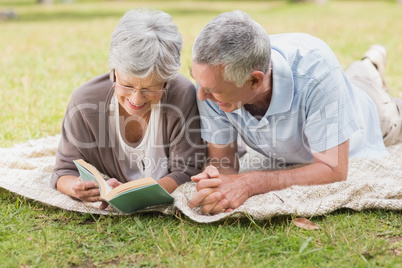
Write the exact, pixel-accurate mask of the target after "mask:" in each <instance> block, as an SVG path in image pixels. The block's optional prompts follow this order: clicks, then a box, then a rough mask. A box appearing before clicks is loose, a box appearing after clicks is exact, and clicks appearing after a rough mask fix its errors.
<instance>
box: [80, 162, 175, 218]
mask: <svg viewBox="0 0 402 268" xmlns="http://www.w3.org/2000/svg"><path fill="white" fill-rule="evenodd" d="M74 164H75V165H76V166H77V169H78V172H79V173H80V176H81V179H82V180H83V181H89V180H93V181H96V182H97V183H98V186H99V192H100V196H101V198H102V199H103V200H105V201H106V202H107V203H109V204H110V205H111V206H113V207H114V208H115V209H116V210H118V211H120V212H123V213H132V212H135V211H137V210H141V209H144V208H147V207H151V206H155V205H161V204H169V203H173V200H174V199H173V197H172V196H171V195H170V194H169V193H168V192H166V190H165V189H163V187H162V186H160V185H159V184H158V183H157V182H156V181H155V180H154V179H153V178H151V177H147V178H142V179H139V180H134V181H130V182H127V183H123V184H121V185H119V186H117V187H115V188H113V189H112V188H111V187H110V186H109V185H108V184H107V182H106V181H105V180H104V179H103V178H102V176H101V174H100V173H99V172H98V171H97V170H96V168H94V167H93V166H91V165H89V164H88V163H87V162H85V161H84V160H82V159H78V160H75V161H74Z"/></svg>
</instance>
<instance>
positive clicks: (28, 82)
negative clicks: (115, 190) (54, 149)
mask: <svg viewBox="0 0 402 268" xmlns="http://www.w3.org/2000/svg"><path fill="white" fill-rule="evenodd" d="M70 2H71V3H69V4H66V3H62V1H57V0H55V4H54V5H51V6H40V5H37V4H36V1H35V0H0V12H1V11H2V10H14V11H15V13H16V14H17V15H18V18H17V19H11V20H0V55H1V61H0V90H1V94H0V111H1V114H0V146H1V147H10V146H12V145H13V144H16V143H21V142H25V141H27V140H29V139H37V138H41V137H46V136H49V135H56V134H58V133H59V131H60V126H61V119H62V117H63V114H64V110H65V108H66V105H67V102H68V100H69V96H70V94H71V92H72V91H73V90H74V89H75V88H77V87H78V86H79V85H80V84H82V83H84V82H85V81H87V80H89V79H90V78H92V77H94V76H96V75H98V74H101V73H104V72H107V70H108V46H109V41H110V34H111V32H112V31H113V28H114V27H115V25H116V24H117V21H118V20H119V18H120V17H121V16H122V15H123V14H124V12H125V11H127V10H129V9H132V8H136V7H143V6H146V7H150V8H155V9H160V10H163V11H166V12H168V13H170V14H171V15H172V17H173V19H174V21H175V22H176V23H177V24H178V26H179V29H180V31H181V33H182V34H183V39H184V48H183V52H182V68H181V70H180V71H181V73H183V74H184V75H186V76H187V77H189V78H190V76H189V72H188V68H189V66H190V65H191V45H192V42H193V40H194V39H195V37H196V35H197V33H198V32H199V31H200V30H201V29H202V28H203V27H204V26H205V24H206V23H207V22H208V21H209V20H210V19H212V18H213V17H214V16H216V15H218V14H219V13H221V12H224V11H230V10H233V9H242V10H244V11H246V12H248V13H249V14H250V15H251V17H253V18H254V19H255V20H256V21H258V22H259V23H260V24H261V25H263V27H264V28H265V29H266V30H267V32H268V33H269V34H276V33H283V32H306V33H309V34H312V35H315V36H317V37H319V38H321V39H323V40H324V41H326V42H327V43H328V44H329V45H330V46H331V47H332V48H333V50H334V52H335V54H336V55H337V56H338V59H339V61H340V62H341V64H342V66H343V67H345V68H347V66H348V65H349V64H350V63H352V62H353V61H354V60H357V59H359V57H360V56H361V55H362V54H363V53H364V51H365V50H366V49H367V48H368V47H369V46H370V45H371V44H374V43H381V44H383V45H384V46H385V47H386V48H387V49H388V59H389V62H388V66H387V73H386V77H387V82H388V85H389V86H390V88H391V92H392V94H393V95H394V96H401V92H402V80H400V79H399V78H400V76H401V74H402V72H401V68H400V67H398V66H402V46H401V45H400V41H401V27H400V25H402V16H401V14H402V5H397V4H396V3H395V1H362V2H347V1H332V0H330V2H329V4H327V5H314V4H291V3H290V2H289V1H285V0H284V1H144V2H140V1H128V0H126V1H118V0H108V1H90V0H81V1H79V0H74V1H70ZM293 218H294V217H292V216H286V217H277V218H273V219H271V220H269V221H258V222H255V221H253V220H252V219H249V218H243V219H229V220H227V221H224V222H219V223H215V224H208V225H207V224H198V223H194V222H192V221H190V220H189V219H188V218H186V217H185V216H184V215H182V214H180V213H177V214H176V215H174V216H162V215H160V214H154V213H150V214H135V215H131V216H124V217H123V216H122V217H107V216H98V215H88V214H86V215H83V214H80V213H74V212H66V211H62V210H60V209H57V208H52V207H47V206H44V205H42V204H40V203H37V202H34V201H30V200H26V199H25V198H23V197H20V196H16V195H14V194H12V193H10V192H8V191H6V190H3V189H0V265H1V266H2V267H95V266H96V267H97V266H100V267H104V266H107V267H109V266H130V267H131V266H135V267H137V266H138V267H139V266H142V267H143V266H145V267H149V266H150V267H252V266H255V267H267V266H274V267H307V266H312V267H321V266H325V267H372V266H374V267H376V266H379V267H402V212H401V211H383V210H369V211H364V212H355V211H351V210H339V211H336V212H334V213H331V214H329V215H326V216H321V217H313V218H311V219H310V220H312V221H313V222H315V223H316V224H318V225H320V226H321V229H319V230H314V231H310V230H304V229H300V228H297V227H296V226H294V225H293V223H292V220H293Z"/></svg>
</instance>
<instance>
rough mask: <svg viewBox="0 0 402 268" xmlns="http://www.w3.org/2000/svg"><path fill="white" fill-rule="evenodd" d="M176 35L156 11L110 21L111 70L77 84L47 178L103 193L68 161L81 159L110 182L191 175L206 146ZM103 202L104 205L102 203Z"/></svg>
mask: <svg viewBox="0 0 402 268" xmlns="http://www.w3.org/2000/svg"><path fill="white" fill-rule="evenodd" d="M181 47H182V39H181V35H180V33H179V32H178V28H177V26H176V25H175V24H174V23H173V21H172V18H171V17H170V16H169V15H168V14H166V13H164V12H161V11H148V10H143V9H140V10H132V11H129V12H127V13H126V14H125V15H124V16H123V18H122V19H121V20H120V22H119V24H118V25H117V27H116V28H115V30H114V32H113V34H112V38H111V43H110V55H109V68H110V73H108V74H103V75H100V76H98V77H95V78H94V79H92V80H90V81H89V82H87V83H85V84H84V85H82V86H81V87H79V88H78V89H77V90H76V91H75V92H74V93H73V94H72V97H71V100H70V103H69V105H68V107H67V111H66V114H65V116H64V119H63V126H62V136H61V141H60V145H59V149H58V152H57V156H56V165H55V169H54V172H53V175H52V179H51V183H52V185H53V186H54V187H56V188H57V189H58V190H59V191H60V192H62V193H64V194H67V195H69V196H71V197H73V198H77V199H80V200H82V201H88V202H96V201H100V197H99V190H98V186H97V185H96V183H94V182H92V181H81V178H80V177H79V173H78V171H77V169H76V167H75V165H74V163H73V160H75V159H80V158H82V159H84V160H85V161H87V162H88V163H90V164H92V165H93V166H95V167H96V168H97V169H98V170H99V171H100V172H102V173H104V174H106V175H108V176H109V177H111V178H115V179H114V180H113V179H112V180H109V184H110V185H111V186H112V187H115V186H117V185H119V184H120V183H124V182H127V181H131V180H136V179H139V178H142V177H148V176H150V177H153V178H154V179H155V180H157V181H158V183H159V184H160V185H161V186H162V187H163V188H164V189H165V190H166V191H168V192H173V191H174V190H175V189H176V188H177V186H178V185H180V184H182V183H184V182H187V181H190V177H191V176H192V175H194V174H197V173H198V172H199V171H200V168H201V166H202V162H203V161H202V159H203V156H204V149H203V146H202V141H201V137H200V133H199V131H197V130H199V128H200V123H199V115H198V110H197V104H196V95H195V88H194V85H193V84H192V83H191V82H190V81H189V80H188V79H186V78H185V77H184V76H182V75H180V74H178V73H177V72H178V69H179V67H180V51H181ZM102 208H104V206H103V207H102Z"/></svg>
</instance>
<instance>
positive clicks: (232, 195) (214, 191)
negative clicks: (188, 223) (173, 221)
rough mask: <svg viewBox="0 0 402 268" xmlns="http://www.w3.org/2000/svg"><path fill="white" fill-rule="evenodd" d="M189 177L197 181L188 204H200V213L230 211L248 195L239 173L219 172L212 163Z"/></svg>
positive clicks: (191, 205) (246, 186)
mask: <svg viewBox="0 0 402 268" xmlns="http://www.w3.org/2000/svg"><path fill="white" fill-rule="evenodd" d="M191 179H192V180H193V181H194V182H196V183H197V184H196V189H197V193H196V194H195V195H194V197H193V198H192V199H191V200H190V204H189V206H190V208H194V207H196V206H198V205H200V207H201V213H202V214H218V213H221V212H232V211H233V210H234V209H235V208H237V207H239V206H240V205H242V204H243V203H244V202H245V201H246V200H247V199H248V198H249V197H250V195H249V193H248V185H247V182H246V180H245V179H243V178H242V177H241V175H239V174H233V175H224V174H220V173H219V170H218V169H217V168H216V167H214V166H212V165H210V166H207V167H206V168H205V170H204V171H203V172H202V173H200V174H198V175H196V176H193V177H192V178H191Z"/></svg>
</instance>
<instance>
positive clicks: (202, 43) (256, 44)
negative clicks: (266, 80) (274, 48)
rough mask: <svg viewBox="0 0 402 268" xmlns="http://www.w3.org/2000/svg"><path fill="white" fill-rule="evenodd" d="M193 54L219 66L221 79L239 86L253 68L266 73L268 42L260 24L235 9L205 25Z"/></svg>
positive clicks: (195, 57) (195, 43)
mask: <svg viewBox="0 0 402 268" xmlns="http://www.w3.org/2000/svg"><path fill="white" fill-rule="evenodd" d="M192 54H193V61H194V62H196V63H199V64H208V65H212V66H216V65H222V66H223V67H224V71H223V77H224V79H225V80H226V81H229V82H232V83H234V84H235V85H236V86H238V87H241V86H242V85H244V83H245V82H246V81H247V79H248V78H249V77H250V75H251V73H252V72H253V71H262V72H264V73H267V71H268V68H269V64H270V61H271V44H270V41H269V36H268V34H267V33H266V32H265V30H264V28H263V27H262V26H261V25H259V24H258V23H256V22H255V21H254V20H252V19H251V18H250V17H249V16H248V14H247V13H245V12H243V11H239V10H235V11H232V12H226V13H222V14H220V15H219V16H217V17H216V18H214V19H213V20H212V21H211V22H209V23H208V24H207V26H205V28H204V29H203V30H202V31H201V32H200V34H199V35H198V36H197V38H196V40H195V42H194V45H193V51H192Z"/></svg>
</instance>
